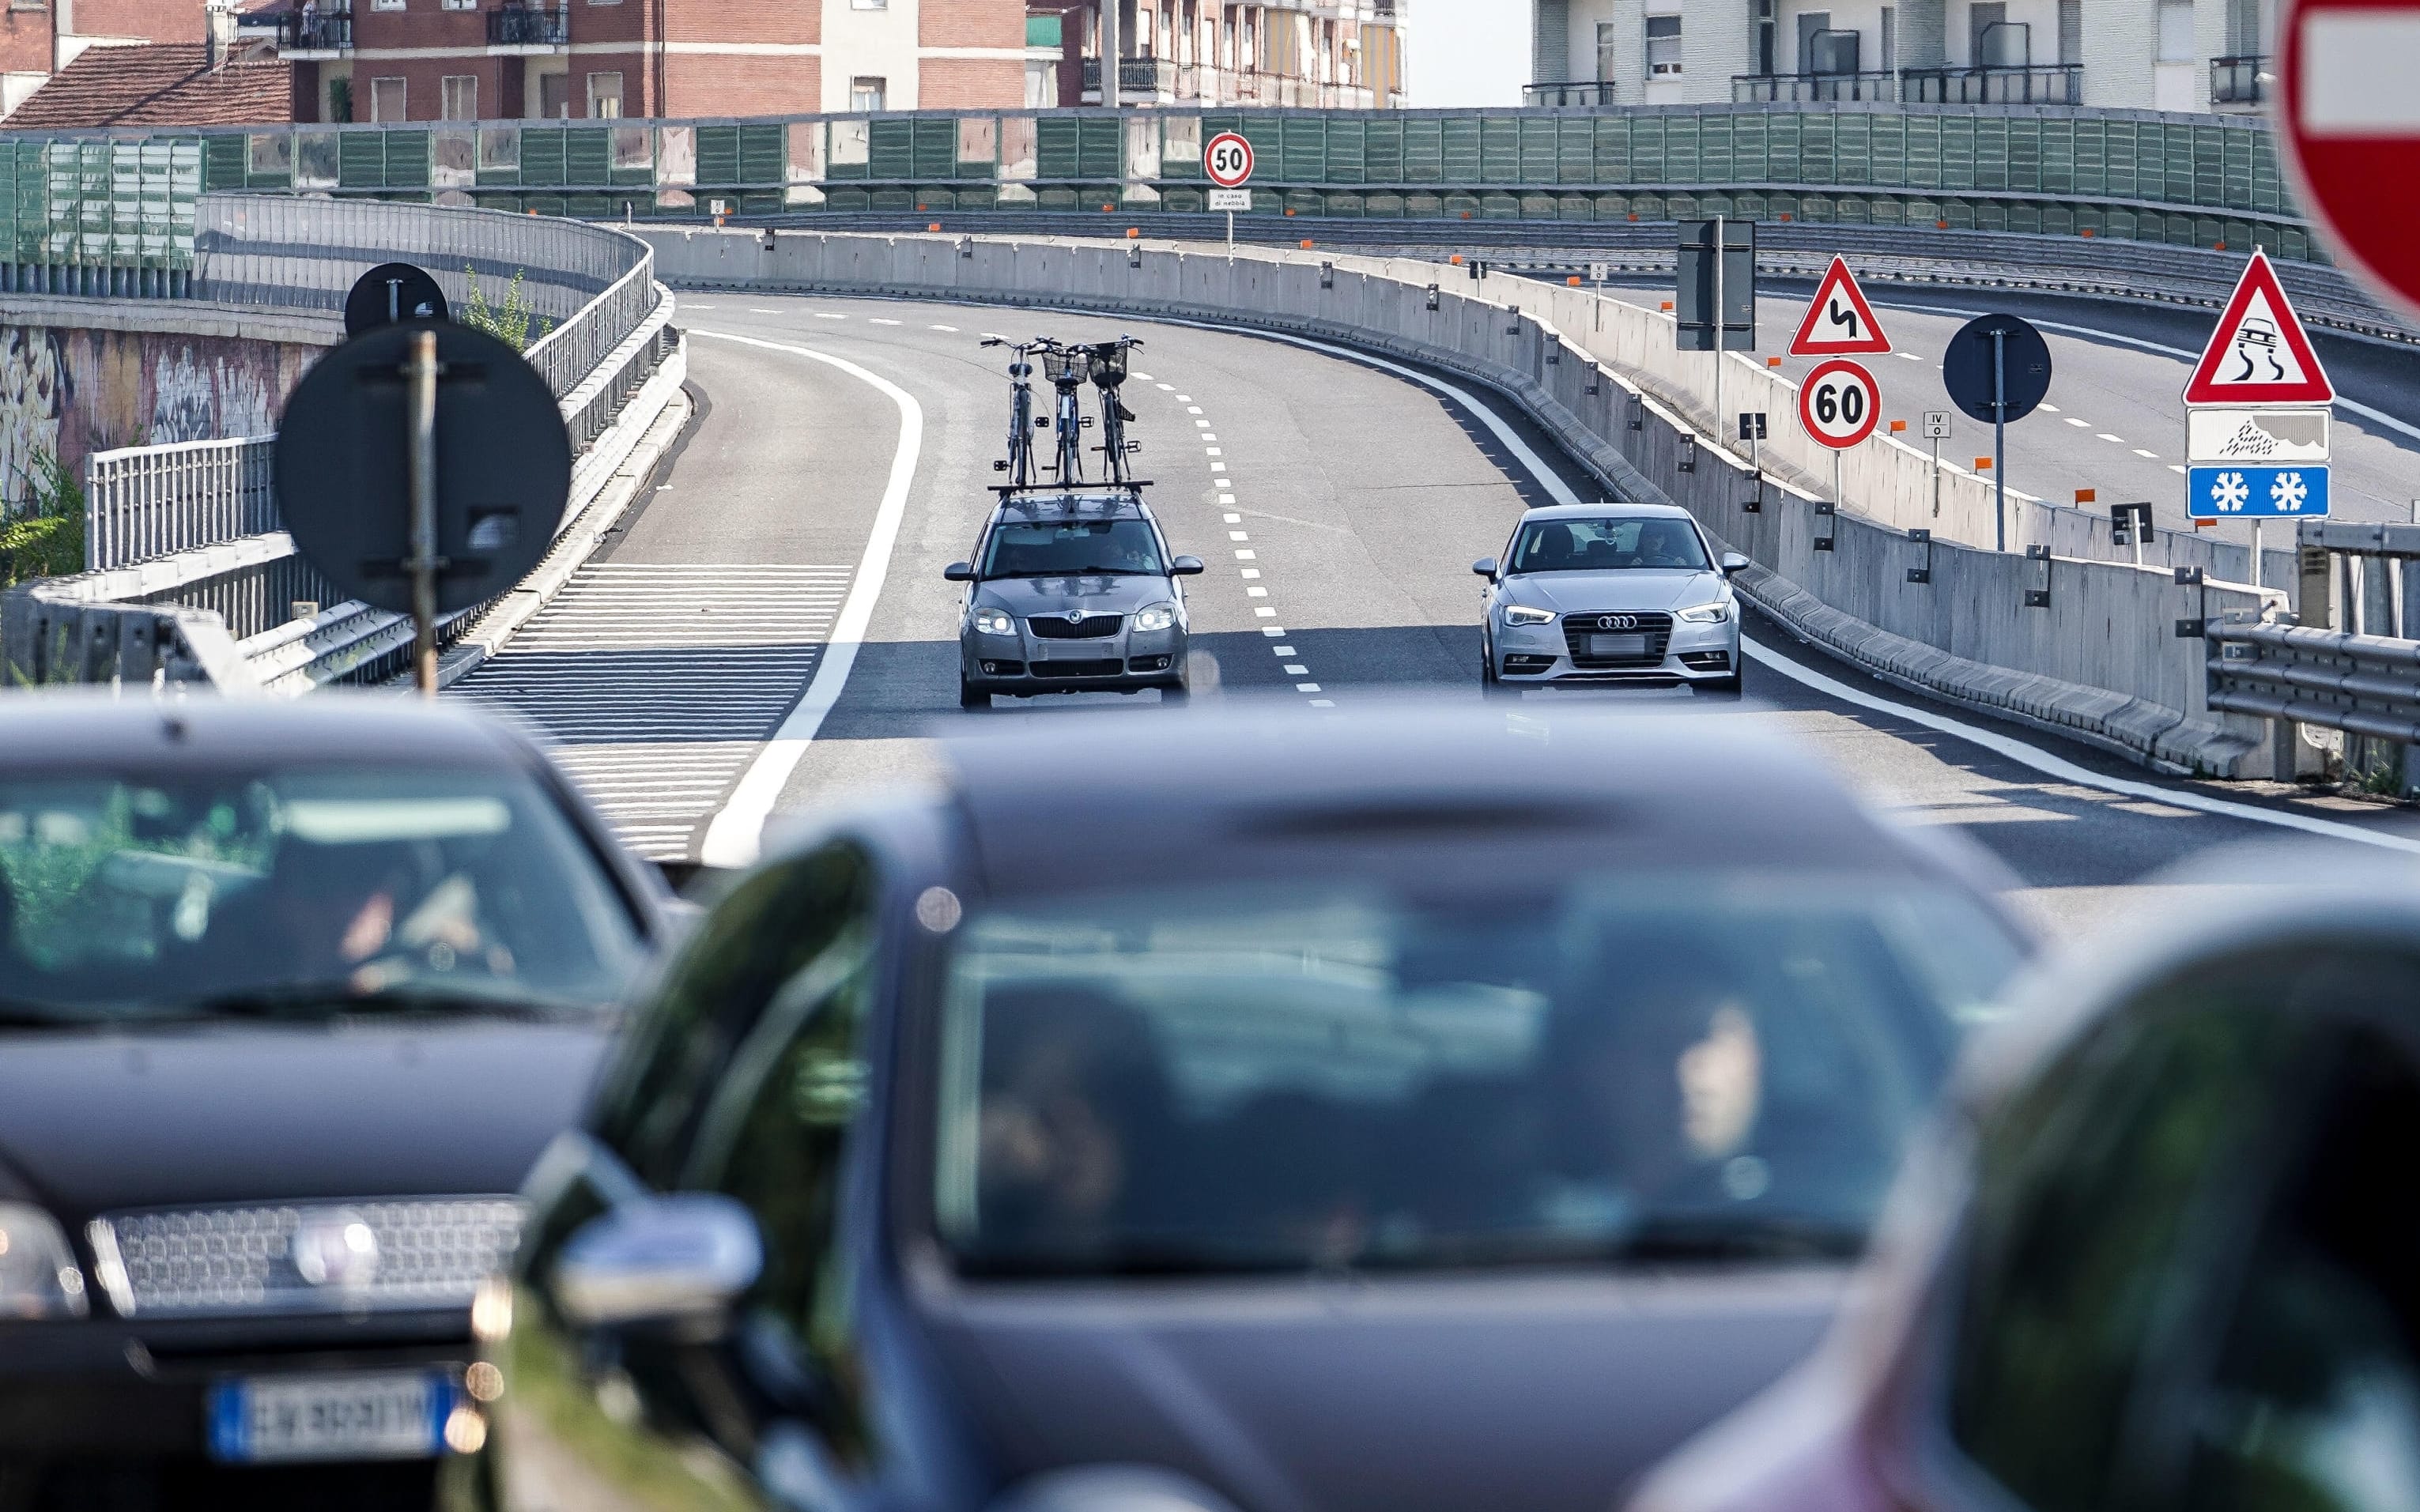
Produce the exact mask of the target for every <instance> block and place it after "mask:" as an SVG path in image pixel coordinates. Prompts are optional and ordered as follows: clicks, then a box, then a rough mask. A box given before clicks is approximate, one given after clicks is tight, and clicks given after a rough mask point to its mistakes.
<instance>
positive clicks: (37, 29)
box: [0, 0, 203, 116]
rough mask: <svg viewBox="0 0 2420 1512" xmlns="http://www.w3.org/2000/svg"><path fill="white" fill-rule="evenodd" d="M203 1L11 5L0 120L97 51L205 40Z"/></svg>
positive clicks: (2, 36) (6, 12)
mask: <svg viewBox="0 0 2420 1512" xmlns="http://www.w3.org/2000/svg"><path fill="white" fill-rule="evenodd" d="M202 16H203V10H202V4H201V0H8V6H7V7H6V8H0V116H7V115H8V114H9V113H10V112H13V111H14V110H16V108H17V107H18V106H19V105H22V104H23V103H24V102H25V100H26V99H27V98H28V97H29V96H31V95H32V94H33V93H34V91H35V90H37V89H39V88H40V87H41V86H42V85H44V84H45V83H47V82H48V81H49V80H50V78H51V76H52V75H53V74H54V73H57V72H58V71H59V70H60V69H65V68H66V67H67V66H68V65H69V64H70V63H73V62H74V61H75V60H76V59H77V58H79V57H82V56H83V55H84V54H85V52H86V51H87V50H89V49H91V48H95V47H131V46H136V45H139V44H142V43H145V42H178V43H189V44H194V46H195V47H196V48H198V45H199V44H200V43H201V42H202V40H203V24H202Z"/></svg>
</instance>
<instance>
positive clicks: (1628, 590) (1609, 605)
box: [1504, 567, 1723, 614]
mask: <svg viewBox="0 0 2420 1512" xmlns="http://www.w3.org/2000/svg"><path fill="white" fill-rule="evenodd" d="M1722 584H1723V579H1722V574H1720V573H1715V572H1681V571H1670V572H1668V571H1661V570H1657V569H1653V568H1647V567H1628V568H1623V569H1621V570H1619V571H1613V572H1536V573H1526V574H1524V575H1522V576H1521V577H1518V578H1510V579H1505V582H1504V596H1505V597H1506V598H1507V599H1509V600H1510V601H1511V602H1512V603H1515V604H1527V605H1528V606H1529V607H1530V608H1532V609H1553V610H1554V611H1555V612H1557V613H1558V614H1572V613H1582V612H1586V611H1588V610H1591V609H1613V610H1616V611H1620V610H1621V609H1686V608H1688V607H1689V606H1690V605H1692V604H1705V603H1711V602H1712V601H1713V600H1714V599H1715V598H1716V597H1718V596H1719V595H1720V594H1721V593H1722Z"/></svg>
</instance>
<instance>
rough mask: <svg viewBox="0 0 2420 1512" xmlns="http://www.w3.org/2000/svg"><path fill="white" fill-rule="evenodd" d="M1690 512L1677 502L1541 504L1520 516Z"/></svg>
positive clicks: (1644, 515) (1685, 514)
mask: <svg viewBox="0 0 2420 1512" xmlns="http://www.w3.org/2000/svg"><path fill="white" fill-rule="evenodd" d="M1521 518H1522V519H1523V520H1525V521H1527V520H1533V519H1634V518H1635V519H1689V518H1692V516H1691V515H1690V513H1689V512H1688V511H1687V510H1685V509H1683V508H1681V507H1680V506H1679V505H1677V504H1624V503H1610V502H1608V503H1602V504H1543V505H1541V506H1539V507H1538V508H1536V509H1532V510H1528V511H1525V512H1524V513H1523V514H1522V516H1521Z"/></svg>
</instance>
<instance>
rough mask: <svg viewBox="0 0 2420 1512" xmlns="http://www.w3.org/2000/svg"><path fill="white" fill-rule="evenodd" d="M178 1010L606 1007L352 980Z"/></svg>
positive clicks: (276, 985) (244, 992) (257, 1012)
mask: <svg viewBox="0 0 2420 1512" xmlns="http://www.w3.org/2000/svg"><path fill="white" fill-rule="evenodd" d="M179 1006H180V1010H181V1011H180V1014H179V1016H181V1017H189V1018H267V1019H273V1018H292V1017H309V1016H313V1015H314V1014H315V1012H317V1011H327V1012H332V1013H355V1012H364V1011H387V1012H398V1013H440V1014H445V1015H448V1016H453V1017H460V1018H508V1019H522V1020H530V1021H535V1022H540V1023H554V1022H558V1021H560V1020H563V1019H566V1018H574V1017H578V1016H580V1015H582V1014H594V1013H598V1012H601V1011H603V1005H601V1004H597V1003H587V1002H581V1001H578V1000H576V999H572V998H564V997H548V996H545V995H540V994H536V993H529V992H522V991H519V990H514V991H510V992H481V991H478V990H475V989H472V988H467V987H460V986H448V985H441V984H439V983H436V982H428V981H399V982H395V983H392V984H390V985H388V986H384V987H375V988H371V989H368V990H366V991H365V990H364V989H362V988H361V987H359V986H357V985H355V984H354V983H353V982H352V981H351V980H349V979H345V978H338V979H335V980H329V981H282V982H265V983H263V984H261V985H259V986H256V987H246V988H243V989H240V990H239V991H236V992H231V993H221V994H219V995H215V996H210V997H203V998H196V999H194V1000H193V1001H191V1002H188V1003H184V1004H181V1005H179Z"/></svg>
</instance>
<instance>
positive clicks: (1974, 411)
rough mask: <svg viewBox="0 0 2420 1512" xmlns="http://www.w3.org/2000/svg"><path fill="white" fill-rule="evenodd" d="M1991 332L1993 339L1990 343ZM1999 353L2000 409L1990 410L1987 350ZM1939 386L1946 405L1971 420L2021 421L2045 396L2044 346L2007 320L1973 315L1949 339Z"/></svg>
mask: <svg viewBox="0 0 2420 1512" xmlns="http://www.w3.org/2000/svg"><path fill="white" fill-rule="evenodd" d="M1994 332H1997V333H1998V334H1999V338H2000V339H1999V340H1998V341H1997V342H1996V343H1995V342H1993V339H1992V338H1993V333H1994ZM1995 345H1996V346H1997V347H1999V348H2000V363H2001V373H2002V375H2003V378H2002V381H2003V382H2004V383H2005V384H2006V385H2007V388H2006V392H2005V393H2002V394H2001V396H2000V397H2001V400H2002V404H2003V408H2001V409H1998V410H1997V411H1994V409H1993V406H1992V398H1993V395H1992V348H1993V347H1994V346H1995ZM1941 382H1942V386H1943V387H1945V388H1947V390H1948V391H1949V402H1950V403H1951V404H1954V405H1956V406H1957V407H1958V408H1959V409H1962V410H1964V411H1965V412H1966V413H1967V415H1968V416H1969V417H1971V418H1973V419H1976V420H1979V421H1981V422H1983V424H1987V425H1988V424H1991V423H1992V422H1993V421H1994V420H2023V419H2024V418H2025V416H2027V415H2029V414H2032V413H2033V412H2034V407H2035V406H2036V405H2039V404H2040V403H2041V402H2042V400H2043V399H2044V398H2045V397H2047V396H2048V395H2049V393H2050V343H2048V342H2046V341H2044V340H2042V334H2041V332H2039V331H2036V330H2035V329H2034V328H2033V327H2032V326H2030V325H2027V324H2026V323H2025V322H2024V321H2023V320H2020V319H2019V318H2017V317H2016V316H2012V315H1978V316H1976V317H1975V318H1974V319H1972V320H1969V321H1967V322H1966V324H1965V325H1964V326H1962V327H1961V328H1960V330H1959V332H1958V334H1956V335H1954V336H1952V337H1950V338H1949V349H1948V350H1947V352H1944V353H1943V354H1942V357H1941Z"/></svg>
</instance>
